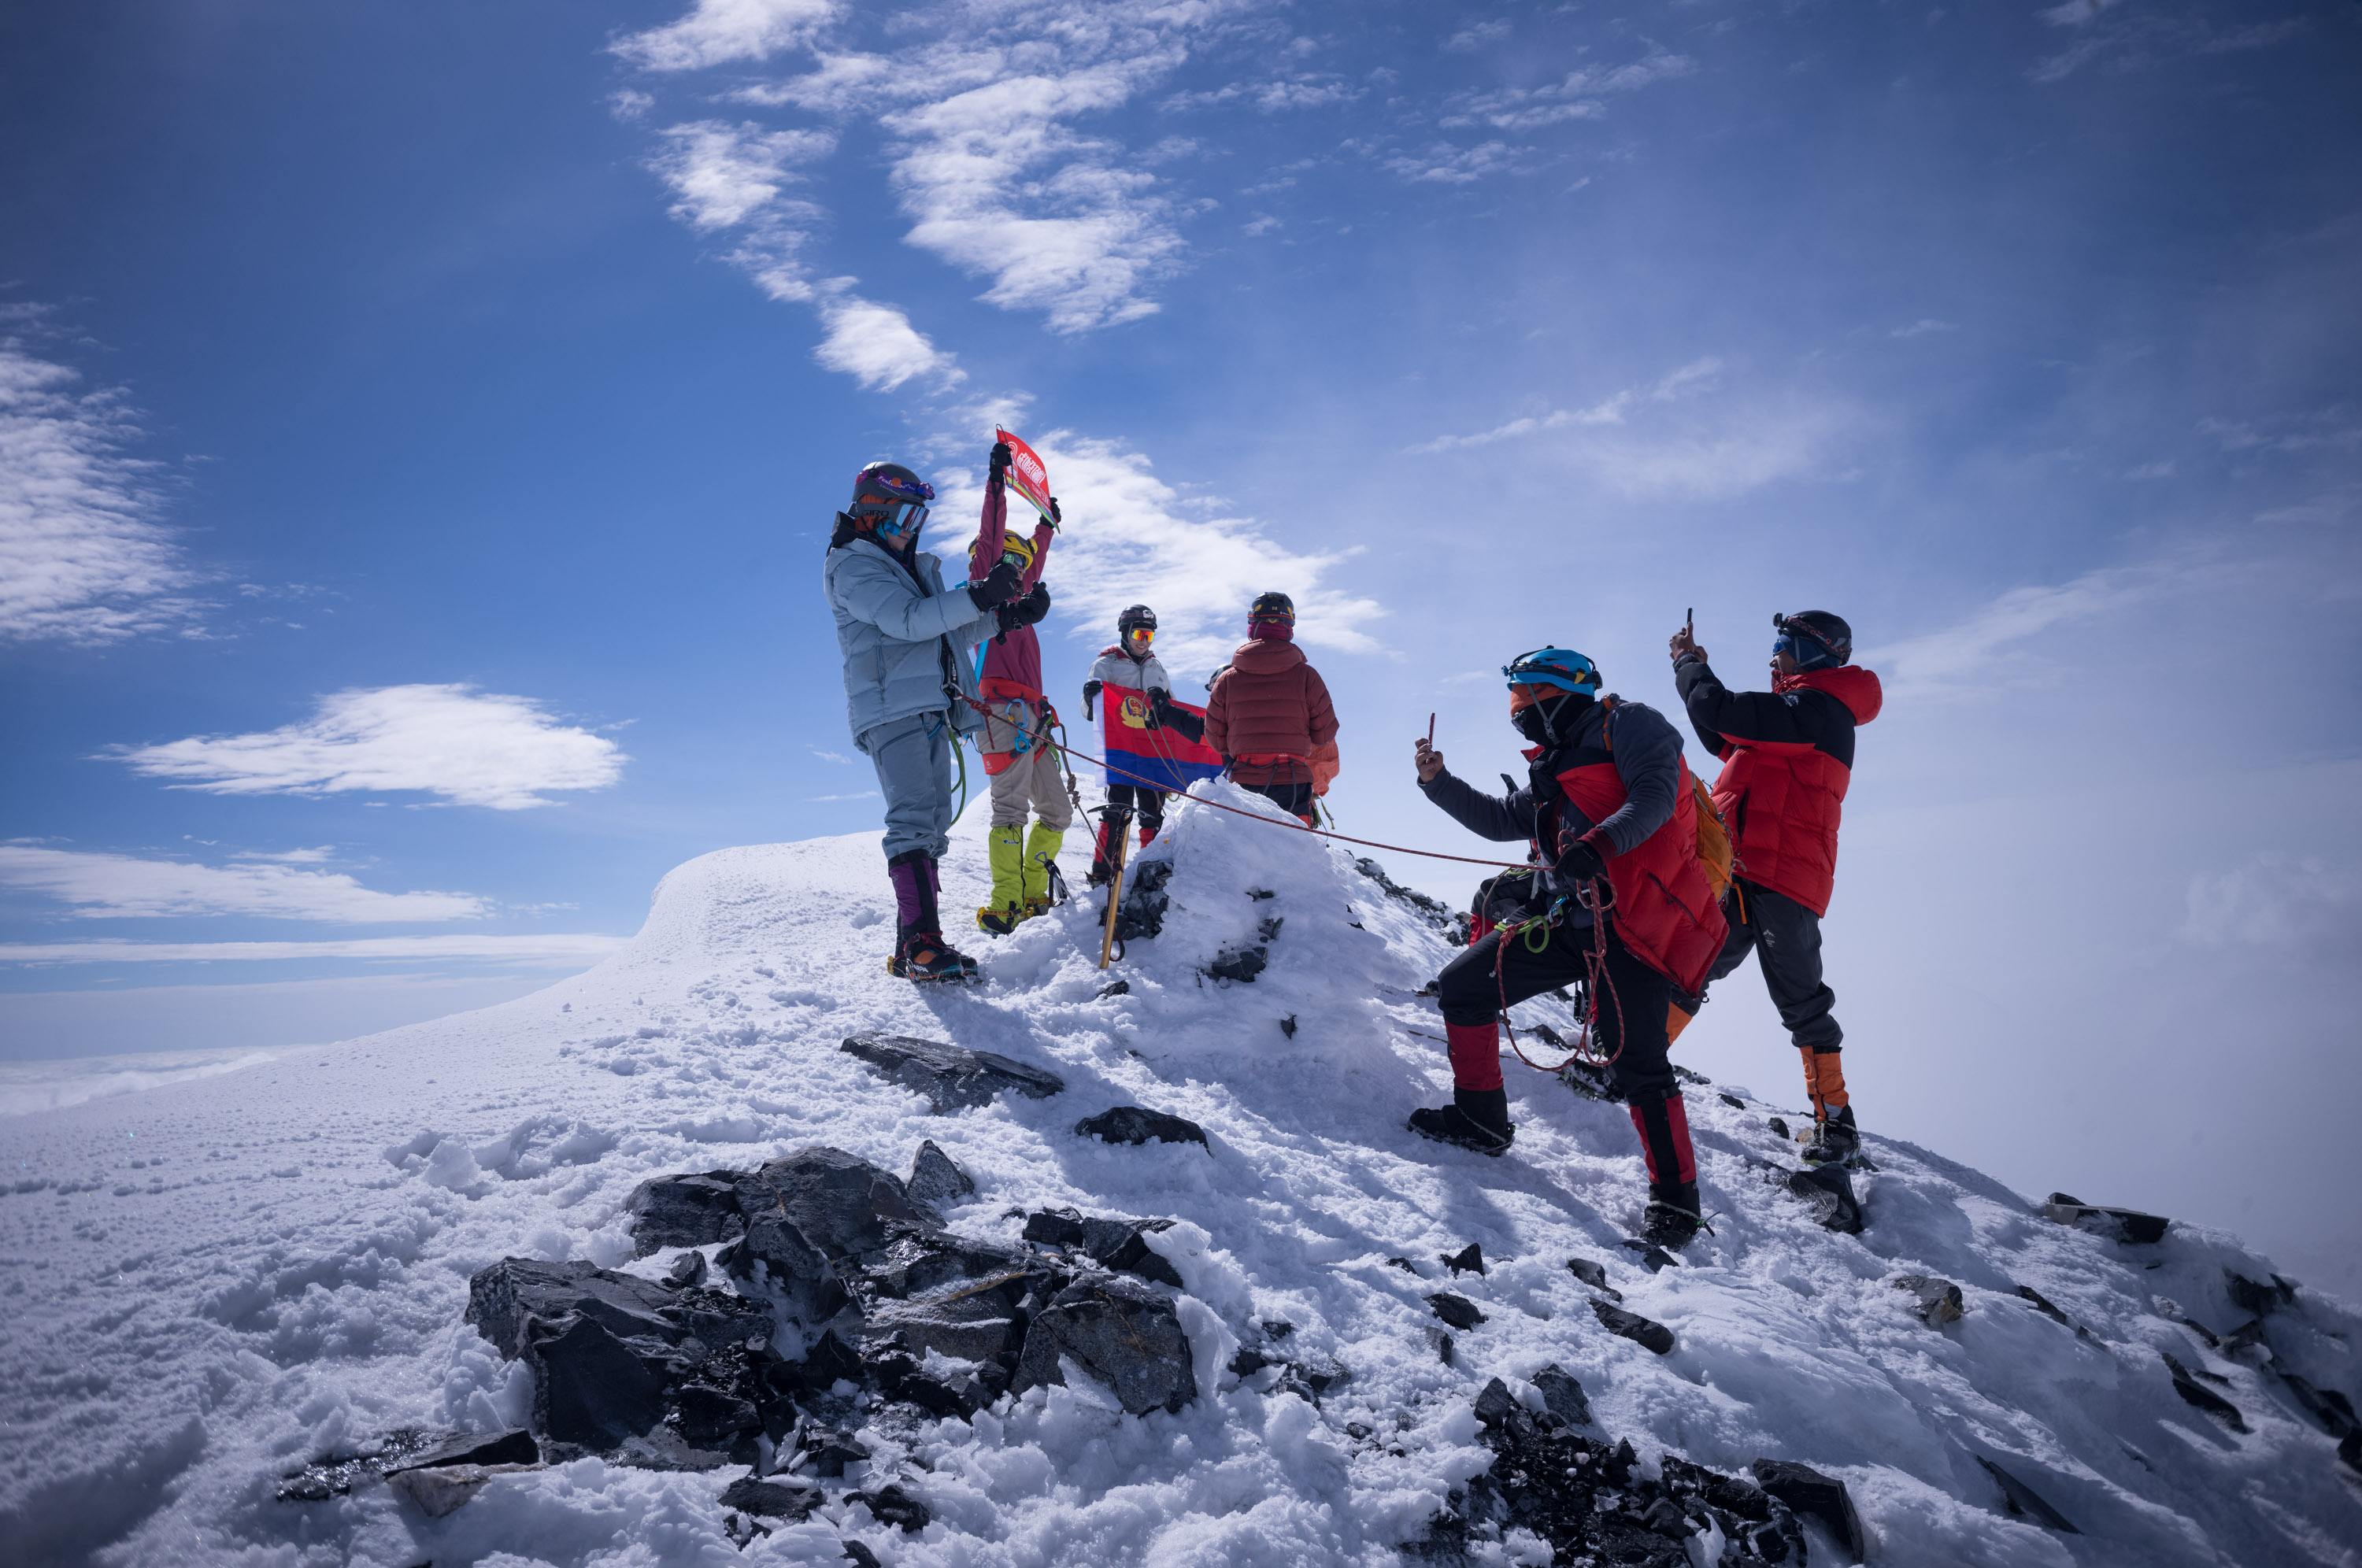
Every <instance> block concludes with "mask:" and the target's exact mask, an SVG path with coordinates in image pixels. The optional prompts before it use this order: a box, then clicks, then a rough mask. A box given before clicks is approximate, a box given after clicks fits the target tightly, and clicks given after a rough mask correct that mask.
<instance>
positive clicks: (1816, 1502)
mask: <svg viewBox="0 0 2362 1568" xmlns="http://www.w3.org/2000/svg"><path fill="white" fill-rule="evenodd" d="M1749 1468H1750V1469H1751V1470H1753V1471H1754V1473H1755V1482H1756V1485H1759V1486H1761V1487H1762V1488H1763V1490H1764V1491H1766V1492H1768V1493H1770V1494H1771V1496H1773V1497H1775V1498H1777V1499H1779V1500H1780V1501H1781V1502H1783V1503H1785V1504H1786V1505H1787V1506H1788V1507H1789V1508H1790V1509H1791V1510H1792V1511H1794V1512H1795V1513H1798V1514H1802V1515H1803V1516H1805V1518H1815V1519H1818V1520H1820V1521H1821V1523H1822V1524H1824V1525H1826V1526H1827V1527H1828V1532H1829V1533H1830V1534H1831V1535H1833V1536H1835V1537H1836V1538H1837V1541H1838V1545H1839V1546H1840V1547H1842V1548H1844V1549H1845V1551H1847V1552H1848V1553H1849V1554H1850V1555H1849V1558H1848V1561H1849V1562H1860V1561H1861V1559H1862V1553H1863V1551H1865V1550H1867V1548H1868V1545H1869V1542H1868V1541H1867V1540H1865V1539H1864V1538H1863V1536H1862V1533H1861V1518H1860V1515H1858V1514H1856V1513H1855V1512H1854V1511H1853V1497H1852V1496H1851V1495H1850V1494H1849V1493H1848V1492H1847V1491H1846V1486H1845V1483H1844V1482H1842V1481H1839V1480H1838V1479H1836V1478H1835V1477H1834V1476H1828V1475H1824V1474H1821V1473H1820V1472H1819V1471H1817V1470H1815V1469H1812V1468H1811V1467H1809V1466H1807V1465H1803V1464H1797V1463H1794V1462H1792V1461H1789V1460H1785V1459H1759V1460H1757V1461H1756V1462H1755V1463H1753V1464H1752V1465H1750V1466H1749Z"/></svg>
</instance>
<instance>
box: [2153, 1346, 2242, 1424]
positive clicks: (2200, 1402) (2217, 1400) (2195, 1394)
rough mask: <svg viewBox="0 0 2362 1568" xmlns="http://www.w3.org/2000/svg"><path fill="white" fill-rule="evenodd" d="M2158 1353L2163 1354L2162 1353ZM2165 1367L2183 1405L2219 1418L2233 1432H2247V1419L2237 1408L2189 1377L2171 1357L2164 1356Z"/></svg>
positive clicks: (2181, 1366) (2186, 1369)
mask: <svg viewBox="0 0 2362 1568" xmlns="http://www.w3.org/2000/svg"><path fill="white" fill-rule="evenodd" d="M2159 1354H2160V1355H2164V1354H2165V1353H2164V1352H2159ZM2165 1365H2166V1370H2167V1371H2169V1372H2170V1373H2172V1374H2173V1391H2174V1392H2175V1393H2176V1394H2179V1395H2180V1396H2181V1397H2182V1400H2183V1402H2184V1403H2186V1404H2191V1405H2195V1406H2197V1407H2198V1408H2200V1409H2202V1410H2203V1411H2205V1412H2206V1413H2207V1414H2208V1415H2210V1416H2220V1417H2221V1418H2222V1419H2223V1420H2224V1422H2225V1423H2226V1424H2228V1425H2229V1427H2230V1429H2231V1430H2233V1431H2235V1432H2244V1431H2246V1430H2247V1418H2246V1417H2245V1416H2243V1415H2241V1414H2240V1413H2239V1407H2238V1406H2236V1405H2234V1404H2233V1403H2231V1401H2230V1400H2228V1399H2225V1398H2224V1397H2223V1396H2221V1395H2220V1394H2217V1393H2215V1392H2214V1390H2213V1389H2212V1388H2209V1387H2207V1386H2205V1385H2204V1384H2202V1383H2201V1382H2199V1381H2198V1380H2197V1378H2195V1377H2193V1376H2191V1373H2190V1369H2189V1368H2188V1367H2186V1366H2184V1365H2182V1364H2181V1363H2180V1362H2178V1361H2176V1360H2174V1359H2173V1357H2172V1356H2170V1355H2165Z"/></svg>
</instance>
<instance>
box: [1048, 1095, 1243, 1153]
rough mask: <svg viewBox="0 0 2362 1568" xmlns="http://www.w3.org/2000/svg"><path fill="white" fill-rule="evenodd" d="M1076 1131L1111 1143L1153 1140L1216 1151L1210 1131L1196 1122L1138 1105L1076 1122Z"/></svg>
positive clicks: (1106, 1111) (1105, 1112)
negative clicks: (1209, 1136) (1207, 1137)
mask: <svg viewBox="0 0 2362 1568" xmlns="http://www.w3.org/2000/svg"><path fill="white" fill-rule="evenodd" d="M1075 1131H1076V1132H1078V1133H1080V1134H1081V1135H1082V1136H1084V1137H1086V1138H1101V1139H1105V1140H1106V1141H1107V1142H1108V1143H1147V1142H1148V1141H1149V1140H1150V1139H1151V1138H1153V1139H1155V1140H1157V1141H1158V1142H1159V1143H1196V1144H1198V1146H1199V1147H1200V1148H1203V1149H1205V1150H1206V1151H1207V1152H1208V1153H1209V1154H1210V1153H1212V1152H1213V1151H1212V1145H1210V1144H1209V1143H1207V1142H1206V1130H1205V1129H1204V1128H1202V1127H1200V1126H1198V1124H1197V1123H1196V1122H1194V1121H1187V1120H1185V1119H1183V1118H1181V1117H1178V1116H1167V1115H1166V1114H1164V1112H1163V1111H1161V1110H1142V1109H1141V1108H1140V1107H1139V1106H1136V1105H1119V1106H1116V1107H1114V1108H1113V1109H1111V1110H1102V1111H1100V1112H1099V1113H1098V1115H1097V1116H1087V1117H1085V1118H1084V1119H1083V1120H1082V1121H1077V1122H1076V1123H1075Z"/></svg>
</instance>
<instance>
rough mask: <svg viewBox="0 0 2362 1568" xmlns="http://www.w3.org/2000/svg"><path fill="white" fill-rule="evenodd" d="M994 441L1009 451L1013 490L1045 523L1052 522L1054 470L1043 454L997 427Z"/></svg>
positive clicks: (994, 427)
mask: <svg viewBox="0 0 2362 1568" xmlns="http://www.w3.org/2000/svg"><path fill="white" fill-rule="evenodd" d="M992 438H993V439H994V440H996V441H1002V442H1006V443H1007V444H1008V447H1009V458H1010V462H1009V488H1010V489H1011V490H1013V491H1016V492H1017V493H1018V494H1020V495H1021V496H1023V497H1024V498H1025V499H1026V500H1027V501H1029V502H1032V504H1033V510H1034V511H1036V512H1038V513H1041V514H1042V521H1043V522H1044V523H1047V522H1049V521H1050V469H1049V465H1048V464H1046V463H1044V462H1043V461H1042V458H1041V454H1039V453H1037V452H1035V451H1034V450H1033V448H1032V447H1029V446H1027V445H1026V444H1025V443H1024V442H1023V441H1021V440H1020V439H1018V438H1017V437H1016V436H1011V435H1010V433H1009V432H1008V431H1006V430H1003V429H1001V428H1000V427H999V425H994V426H993V429H992Z"/></svg>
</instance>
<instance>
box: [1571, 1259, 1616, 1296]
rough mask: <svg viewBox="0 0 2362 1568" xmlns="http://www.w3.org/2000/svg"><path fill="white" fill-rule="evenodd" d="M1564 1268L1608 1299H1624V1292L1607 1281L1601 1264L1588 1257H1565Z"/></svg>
mask: <svg viewBox="0 0 2362 1568" xmlns="http://www.w3.org/2000/svg"><path fill="white" fill-rule="evenodd" d="M1566 1270H1567V1272H1568V1273H1569V1274H1571V1275H1574V1277H1575V1278H1577V1279H1579V1280H1581V1281H1583V1283H1584V1284H1585V1285H1587V1286H1591V1288H1592V1289H1594V1290H1596V1291H1598V1292H1599V1293H1600V1294H1601V1295H1602V1296H1605V1297H1607V1299H1609V1300H1610V1301H1621V1300H1623V1299H1624V1293H1623V1292H1622V1291H1620V1290H1618V1289H1617V1288H1616V1287H1615V1286H1612V1285H1610V1284H1608V1283H1607V1270H1606V1268H1605V1267H1603V1266H1602V1265H1600V1264H1595V1263H1594V1262H1592V1261H1591V1260H1590V1259H1589V1258H1569V1259H1567V1260H1566Z"/></svg>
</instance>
